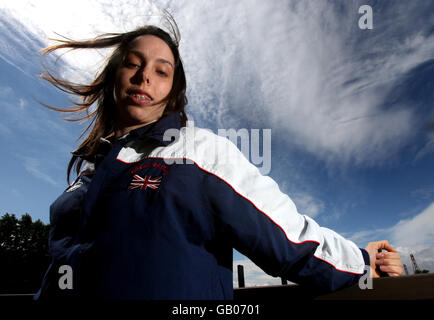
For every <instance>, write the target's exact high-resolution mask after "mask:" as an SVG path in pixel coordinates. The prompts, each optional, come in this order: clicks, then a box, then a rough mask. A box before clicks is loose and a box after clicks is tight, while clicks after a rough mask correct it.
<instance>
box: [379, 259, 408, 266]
mask: <svg viewBox="0 0 434 320" xmlns="http://www.w3.org/2000/svg"><path fill="white" fill-rule="evenodd" d="M375 264H376V265H384V266H398V267H399V266H401V265H402V261H401V260H399V259H379V260H377V261H375Z"/></svg>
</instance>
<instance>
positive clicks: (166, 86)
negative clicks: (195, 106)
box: [158, 81, 172, 98]
mask: <svg viewBox="0 0 434 320" xmlns="http://www.w3.org/2000/svg"><path fill="white" fill-rule="evenodd" d="M170 90H172V81H170V82H169V81H167V82H165V83H162V84H161V85H160V86H159V88H158V93H159V95H160V96H161V97H162V98H163V97H166V96H167V95H168V94H169V93H170Z"/></svg>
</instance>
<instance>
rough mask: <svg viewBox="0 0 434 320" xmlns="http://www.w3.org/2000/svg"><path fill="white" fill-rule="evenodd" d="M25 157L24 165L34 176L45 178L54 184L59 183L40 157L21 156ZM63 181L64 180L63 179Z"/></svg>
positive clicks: (44, 179) (45, 180)
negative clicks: (49, 172) (48, 171)
mask: <svg viewBox="0 0 434 320" xmlns="http://www.w3.org/2000/svg"><path fill="white" fill-rule="evenodd" d="M21 158H22V159H23V166H24V168H25V169H26V170H27V172H29V173H30V174H32V175H33V176H34V177H36V178H38V179H41V180H43V181H44V182H47V183H49V184H51V185H53V186H57V185H58V183H57V182H56V180H54V179H53V178H52V177H51V176H50V175H49V174H48V173H47V172H46V171H47V169H48V168H47V167H46V166H44V165H43V164H42V163H41V162H40V160H39V159H36V158H32V157H28V156H26V157H24V156H22V157H21ZM62 182H63V181H62Z"/></svg>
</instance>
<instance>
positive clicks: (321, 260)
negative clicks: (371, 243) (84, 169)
mask: <svg viewBox="0 0 434 320" xmlns="http://www.w3.org/2000/svg"><path fill="white" fill-rule="evenodd" d="M146 159H160V160H165V159H170V160H176V159H185V160H189V161H191V162H192V163H194V164H195V165H196V166H197V167H198V168H199V169H200V170H202V171H204V172H206V173H209V174H211V175H213V176H215V177H216V178H218V179H219V180H221V181H223V182H225V183H226V184H227V185H228V186H229V187H231V188H232V190H234V192H235V193H236V194H238V195H239V196H240V197H242V198H244V199H245V200H247V201H248V202H250V203H251V204H252V205H253V206H254V207H255V209H256V210H258V211H259V212H261V213H262V214H263V215H265V216H266V217H267V218H268V219H270V220H271V221H272V222H273V223H274V224H275V225H276V226H277V227H279V228H280V230H282V232H283V234H284V235H285V237H286V239H287V240H288V241H289V242H291V243H293V244H303V243H306V242H313V243H316V244H318V245H319V244H320V243H319V242H318V241H315V240H305V241H302V242H295V241H292V240H291V239H289V238H288V235H287V234H286V232H285V230H283V228H282V227H281V226H280V225H279V224H278V223H277V222H276V221H274V220H273V219H271V218H270V216H268V215H267V214H266V213H265V212H264V211H262V210H261V209H259V208H258V207H257V206H256V205H255V204H254V203H253V202H252V201H251V200H250V199H247V198H246V197H245V196H243V195H242V194H240V193H239V192H238V191H237V190H235V188H234V187H233V186H232V185H231V184H230V183H228V182H227V181H226V180H225V179H223V178H221V177H219V176H217V175H216V174H214V173H213V172H210V171H208V170H205V169H204V168H202V167H200V166H199V165H198V164H197V162H196V161H194V160H191V159H189V158H185V157H182V158H162V157H147V158H143V159H140V160H138V161H134V162H125V161H122V160H120V159H116V160H118V161H120V162H123V163H125V164H132V163H137V162H140V161H143V160H146ZM175 164H176V163H175ZM314 257H315V258H317V259H318V260H321V261H323V262H325V263H327V264H329V265H331V266H332V267H333V268H334V269H336V270H337V271H340V272H346V273H351V274H357V275H360V274H363V273H354V272H351V271H346V270H341V269H338V268H336V266H334V265H333V264H332V263H330V262H328V261H326V260H324V259H321V258H319V257H317V256H315V255H314Z"/></svg>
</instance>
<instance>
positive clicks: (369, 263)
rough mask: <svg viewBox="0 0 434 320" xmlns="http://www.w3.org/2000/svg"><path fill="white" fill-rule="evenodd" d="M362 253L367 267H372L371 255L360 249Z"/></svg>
mask: <svg viewBox="0 0 434 320" xmlns="http://www.w3.org/2000/svg"><path fill="white" fill-rule="evenodd" d="M359 249H360V251H362V256H363V260H364V261H365V266H370V265H371V259H370V258H369V253H368V251H366V250H365V249H363V248H359Z"/></svg>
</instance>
